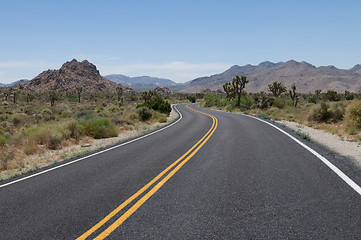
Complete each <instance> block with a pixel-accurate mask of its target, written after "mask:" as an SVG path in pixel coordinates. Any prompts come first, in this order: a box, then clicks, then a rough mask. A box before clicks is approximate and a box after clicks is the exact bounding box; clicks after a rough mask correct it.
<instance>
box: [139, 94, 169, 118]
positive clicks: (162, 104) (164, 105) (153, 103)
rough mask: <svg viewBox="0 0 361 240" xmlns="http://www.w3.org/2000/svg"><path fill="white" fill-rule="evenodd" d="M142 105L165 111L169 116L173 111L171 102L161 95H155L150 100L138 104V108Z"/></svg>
mask: <svg viewBox="0 0 361 240" xmlns="http://www.w3.org/2000/svg"><path fill="white" fill-rule="evenodd" d="M140 107H148V108H150V109H153V110H156V111H159V112H161V113H165V114H167V116H169V113H170V112H171V111H172V108H171V106H170V104H169V103H168V102H167V101H165V100H163V99H162V98H161V97H160V96H155V97H153V98H152V99H150V100H149V101H148V102H145V103H143V104H140V105H138V106H137V108H140Z"/></svg>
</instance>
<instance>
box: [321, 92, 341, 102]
mask: <svg viewBox="0 0 361 240" xmlns="http://www.w3.org/2000/svg"><path fill="white" fill-rule="evenodd" d="M323 99H324V100H328V101H333V102H337V101H340V100H341V95H340V94H337V92H336V91H327V92H326V93H325V94H324V95H323Z"/></svg>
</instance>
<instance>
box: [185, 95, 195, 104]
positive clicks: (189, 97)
mask: <svg viewBox="0 0 361 240" xmlns="http://www.w3.org/2000/svg"><path fill="white" fill-rule="evenodd" d="M187 99H188V101H190V102H191V103H195V102H196V97H195V96H188V97H187Z"/></svg>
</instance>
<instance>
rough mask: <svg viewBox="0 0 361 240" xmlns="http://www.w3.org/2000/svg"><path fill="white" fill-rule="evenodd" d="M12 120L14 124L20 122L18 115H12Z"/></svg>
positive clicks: (17, 124) (16, 124)
mask: <svg viewBox="0 0 361 240" xmlns="http://www.w3.org/2000/svg"><path fill="white" fill-rule="evenodd" d="M12 122H13V124H14V126H19V125H20V124H21V118H20V116H13V117H12Z"/></svg>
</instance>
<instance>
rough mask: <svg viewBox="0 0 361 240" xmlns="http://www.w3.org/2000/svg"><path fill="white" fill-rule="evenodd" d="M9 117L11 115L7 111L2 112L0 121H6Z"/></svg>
mask: <svg viewBox="0 0 361 240" xmlns="http://www.w3.org/2000/svg"><path fill="white" fill-rule="evenodd" d="M8 118H9V115H8V114H6V113H2V114H0V121H6V120H7V119H8Z"/></svg>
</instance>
